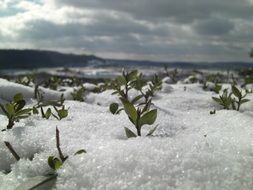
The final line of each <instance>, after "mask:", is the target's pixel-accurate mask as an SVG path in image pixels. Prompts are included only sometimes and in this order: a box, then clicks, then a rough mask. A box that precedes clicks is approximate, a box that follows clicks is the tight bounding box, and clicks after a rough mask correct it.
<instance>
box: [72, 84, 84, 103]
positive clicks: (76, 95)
mask: <svg viewBox="0 0 253 190" xmlns="http://www.w3.org/2000/svg"><path fill="white" fill-rule="evenodd" d="M84 93H85V88H84V87H83V86H81V88H79V89H74V91H73V92H72V93H71V95H72V97H73V100H76V101H80V102H84V98H83V97H84Z"/></svg>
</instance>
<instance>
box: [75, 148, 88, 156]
mask: <svg viewBox="0 0 253 190" xmlns="http://www.w3.org/2000/svg"><path fill="white" fill-rule="evenodd" d="M83 153H87V152H86V150H84V149H81V150H78V151H77V152H76V153H75V154H74V155H78V154H83Z"/></svg>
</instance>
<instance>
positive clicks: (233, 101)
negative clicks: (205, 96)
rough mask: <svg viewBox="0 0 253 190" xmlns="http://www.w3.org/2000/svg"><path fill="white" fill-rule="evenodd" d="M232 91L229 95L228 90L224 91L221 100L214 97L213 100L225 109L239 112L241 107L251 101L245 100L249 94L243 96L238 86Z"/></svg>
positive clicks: (233, 87)
mask: <svg viewBox="0 0 253 190" xmlns="http://www.w3.org/2000/svg"><path fill="white" fill-rule="evenodd" d="M231 89H232V92H231V93H229V94H228V92H227V89H225V90H224V91H223V94H222V95H221V96H219V98H217V97H213V100H214V101H216V102H217V103H218V104H220V105H221V106H223V108H224V109H227V110H229V109H231V108H232V109H233V110H236V111H239V110H240V107H241V105H242V104H244V103H246V102H248V101H250V100H249V99H245V97H246V95H247V93H245V94H244V95H243V94H242V92H241V91H240V90H239V89H238V88H237V87H236V86H234V85H233V86H232V87H231ZM232 95H233V96H234V98H233V97H232Z"/></svg>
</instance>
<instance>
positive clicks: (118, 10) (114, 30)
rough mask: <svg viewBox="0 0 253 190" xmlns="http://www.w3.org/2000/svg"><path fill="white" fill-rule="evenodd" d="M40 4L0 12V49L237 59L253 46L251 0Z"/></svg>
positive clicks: (111, 0) (62, 1)
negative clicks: (4, 14) (3, 14)
mask: <svg viewBox="0 0 253 190" xmlns="http://www.w3.org/2000/svg"><path fill="white" fill-rule="evenodd" d="M50 2H51V3H53V5H54V6H51V5H52V4H50ZM55 5H56V7H55ZM23 6H24V5H23ZM37 6H38V7H39V8H38V9H37V10H34V8H33V6H31V9H29V8H27V10H26V9H25V10H22V12H19V13H18V14H17V15H16V17H17V18H18V19H16V17H15V15H14V16H12V17H8V16H7V17H2V18H1V16H0V24H1V25H2V26H3V27H2V28H1V29H0V38H1V39H3V40H1V41H2V42H4V43H2V44H0V48H6V47H12V48H13V47H14V46H17V47H15V48H26V47H28V48H31V47H33V48H40V49H56V50H61V51H71V52H79V53H80V52H82V53H94V54H97V55H103V56H112V57H117V58H118V57H120V58H130V59H131V58H137V59H152V60H162V61H170V60H178V61H180V60H181V61H183V60H184V61H189V60H190V61H203V60H205V61H218V60H222V61H224V60H225V61H226V60H227V61H231V60H234V61H238V60H249V59H248V56H247V52H248V50H249V49H250V47H252V46H253V43H251V41H252V38H253V23H252V19H253V15H252V12H253V3H250V1H249V0H240V1H238V0H177V1H175V0H155V1H154V0H138V1H136V0H128V1H118V0H92V1H91V0H75V1H69V0H47V1H44V0H41V1H39V3H38V4H37ZM8 19H9V20H8ZM12 22H13V23H14V24H12ZM119 55H120V56H119Z"/></svg>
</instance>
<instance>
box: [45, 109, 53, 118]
mask: <svg viewBox="0 0 253 190" xmlns="http://www.w3.org/2000/svg"><path fill="white" fill-rule="evenodd" d="M51 114H52V111H51V108H48V109H47V111H46V113H45V118H46V119H49V117H50V116H51Z"/></svg>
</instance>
